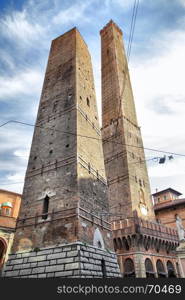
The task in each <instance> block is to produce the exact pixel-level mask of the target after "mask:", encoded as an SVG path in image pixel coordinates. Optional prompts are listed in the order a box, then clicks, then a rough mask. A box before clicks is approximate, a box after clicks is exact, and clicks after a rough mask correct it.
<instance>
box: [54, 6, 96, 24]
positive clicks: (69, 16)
mask: <svg viewBox="0 0 185 300" xmlns="http://www.w3.org/2000/svg"><path fill="white" fill-rule="evenodd" d="M90 2H91V1H90ZM90 2H88V1H84V2H81V1H80V2H79V3H76V4H74V5H72V6H70V7H69V8H67V9H65V10H61V11H60V12H59V13H58V14H57V15H56V16H54V17H53V20H52V21H53V23H54V24H57V25H58V24H65V25H66V24H69V23H70V22H73V23H75V22H79V21H80V22H83V23H85V22H89V16H86V15H85V9H86V8H87V7H88V5H89V3H90Z"/></svg>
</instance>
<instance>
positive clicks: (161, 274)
mask: <svg viewBox="0 0 185 300" xmlns="http://www.w3.org/2000/svg"><path fill="white" fill-rule="evenodd" d="M156 267H157V274H158V277H160V278H161V277H166V272H165V270H164V265H163V263H162V261H161V260H160V259H158V260H157V263H156Z"/></svg>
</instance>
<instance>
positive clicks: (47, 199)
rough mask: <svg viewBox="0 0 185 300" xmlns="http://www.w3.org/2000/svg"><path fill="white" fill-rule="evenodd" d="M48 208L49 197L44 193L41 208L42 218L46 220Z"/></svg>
mask: <svg viewBox="0 0 185 300" xmlns="http://www.w3.org/2000/svg"><path fill="white" fill-rule="evenodd" d="M48 210H49V197H48V195H46V197H45V198H44V203H43V210H42V219H43V220H46V219H47V217H48Z"/></svg>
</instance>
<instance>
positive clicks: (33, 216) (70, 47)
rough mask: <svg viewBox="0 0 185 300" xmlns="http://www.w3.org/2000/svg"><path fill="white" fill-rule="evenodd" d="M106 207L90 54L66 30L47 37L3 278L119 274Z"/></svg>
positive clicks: (74, 31)
mask: <svg viewBox="0 0 185 300" xmlns="http://www.w3.org/2000/svg"><path fill="white" fill-rule="evenodd" d="M102 212H103V214H101V213H102ZM108 212H109V209H108V198H107V183H106V179H105V171H104V160H103V151H102V143H101V132H100V128H99V121H98V113H97V107H96V98H95V89H94V80H93V72H92V65H91V58H90V54H89V51H88V48H87V45H86V44H85V42H84V40H83V38H82V37H81V35H80V33H79V32H78V30H77V29H76V28H74V29H72V30H70V31H69V32H67V33H65V34H63V35H62V36H60V37H58V38H56V39H55V40H53V41H52V45H51V50H50V54H49V60H48V65H47V69H46V74H45V79H44V84H43V89H42V94H41V100H40V105H39V110H38V116H37V121H36V126H35V131H34V136H33V141H32V146H31V151H30V158H29V162H28V168H27V172H26V177H25V184H24V191H23V198H22V205H21V211H20V216H19V221H18V223H17V229H16V234H15V240H14V244H13V248H12V255H10V259H9V262H8V264H7V266H6V268H5V273H4V274H5V276H16V277H22V276H24V277H55V276H63V277H74V276H75V277H102V276H104V277H117V276H119V268H118V265H117V259H116V256H115V254H114V253H113V252H111V250H113V239H112V231H111V225H110V223H109V220H108V217H107V215H108ZM102 215H103V216H104V217H102ZM22 264H23V267H22ZM107 264H109V267H108V268H107ZM13 265H14V266H15V267H14V268H12V267H11V266H13ZM22 268H24V269H22Z"/></svg>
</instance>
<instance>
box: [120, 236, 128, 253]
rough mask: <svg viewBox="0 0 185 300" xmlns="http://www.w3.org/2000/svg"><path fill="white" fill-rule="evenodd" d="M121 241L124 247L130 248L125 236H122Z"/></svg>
mask: <svg viewBox="0 0 185 300" xmlns="http://www.w3.org/2000/svg"><path fill="white" fill-rule="evenodd" d="M122 243H123V247H124V249H125V250H127V251H128V250H129V249H130V247H129V245H128V241H127V239H126V237H123V238H122Z"/></svg>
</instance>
